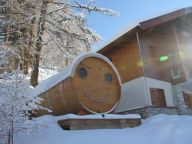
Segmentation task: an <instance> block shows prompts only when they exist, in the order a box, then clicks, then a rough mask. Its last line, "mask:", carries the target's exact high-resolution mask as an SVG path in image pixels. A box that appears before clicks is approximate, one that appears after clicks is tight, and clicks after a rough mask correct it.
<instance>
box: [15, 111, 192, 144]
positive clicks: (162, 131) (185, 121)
mask: <svg viewBox="0 0 192 144" xmlns="http://www.w3.org/2000/svg"><path fill="white" fill-rule="evenodd" d="M57 119H58V117H54V116H43V117H40V118H38V119H37V120H38V121H39V122H40V123H41V126H40V129H39V131H40V134H28V135H27V134H20V135H18V136H17V137H16V141H17V143H19V144H35V143H38V144H63V143H65V144H77V143H78V144H104V143H105V144H119V143H120V144H129V143H130V144H191V141H192V138H191V129H192V116H178V115H175V116H168V115H157V116H154V117H152V118H149V119H147V120H146V121H144V124H142V125H141V126H139V127H136V128H124V129H100V130H77V131H66V130H63V129H62V128H61V127H59V125H58V124H57Z"/></svg>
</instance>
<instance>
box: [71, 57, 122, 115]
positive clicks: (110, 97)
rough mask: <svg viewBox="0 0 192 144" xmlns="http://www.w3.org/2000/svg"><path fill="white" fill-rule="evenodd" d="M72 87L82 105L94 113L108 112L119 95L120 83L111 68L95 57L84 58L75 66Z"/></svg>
mask: <svg viewBox="0 0 192 144" xmlns="http://www.w3.org/2000/svg"><path fill="white" fill-rule="evenodd" d="M74 88H75V92H76V96H77V99H78V101H79V103H80V104H81V105H82V107H84V108H85V109H86V110H87V111H89V112H94V113H106V112H109V111H110V110H111V109H113V107H114V106H115V105H116V104H117V102H118V101H119V97H120V84H119V80H118V77H117V75H116V73H115V72H114V70H113V68H112V67H111V66H110V65H109V64H108V63H107V62H105V61H104V60H101V59H99V58H95V57H90V58H86V59H84V60H83V61H81V62H80V64H79V65H78V66H77V68H76V72H75V75H74Z"/></svg>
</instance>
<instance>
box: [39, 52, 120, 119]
mask: <svg viewBox="0 0 192 144" xmlns="http://www.w3.org/2000/svg"><path fill="white" fill-rule="evenodd" d="M71 67H72V68H71V74H69V72H64V73H65V74H66V75H67V74H68V76H66V75H63V77H65V78H64V79H63V80H61V81H58V82H57V83H56V84H55V85H53V86H51V87H50V88H49V89H47V90H46V91H41V92H39V95H40V97H42V98H43V99H44V100H43V101H42V106H44V107H46V108H48V109H50V110H52V112H51V113H50V114H53V115H62V114H68V113H73V114H80V115H83V114H89V113H109V112H111V111H112V110H113V109H114V108H115V107H116V106H117V104H118V102H119V99H120V92H121V90H120V85H121V81H120V78H119V76H118V73H117V71H116V69H115V67H114V66H113V65H112V63H111V62H110V61H109V60H108V59H107V58H105V57H103V56H102V55H99V54H87V55H84V56H83V58H82V57H80V58H79V59H77V60H76V61H75V63H73V64H72V66H71ZM68 71H69V70H68ZM61 73H62V72H61ZM60 76H61V74H60ZM50 79H51V80H54V79H58V78H57V75H56V76H55V78H50ZM61 79H62V77H61ZM50 82H51V81H50ZM48 83H49V79H48V80H47V82H45V83H42V84H40V86H42V85H48ZM40 86H39V87H40ZM37 89H38V88H37ZM48 113H49V112H48V111H46V110H40V111H38V112H37V115H38V116H39V115H44V114H48Z"/></svg>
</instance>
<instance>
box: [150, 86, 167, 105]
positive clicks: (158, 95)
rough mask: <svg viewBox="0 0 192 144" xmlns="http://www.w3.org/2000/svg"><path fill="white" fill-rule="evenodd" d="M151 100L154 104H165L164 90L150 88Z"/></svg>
mask: <svg viewBox="0 0 192 144" xmlns="http://www.w3.org/2000/svg"><path fill="white" fill-rule="evenodd" d="M150 94H151V102H152V105H155V106H166V100H165V92H164V90H163V89H158V88H150Z"/></svg>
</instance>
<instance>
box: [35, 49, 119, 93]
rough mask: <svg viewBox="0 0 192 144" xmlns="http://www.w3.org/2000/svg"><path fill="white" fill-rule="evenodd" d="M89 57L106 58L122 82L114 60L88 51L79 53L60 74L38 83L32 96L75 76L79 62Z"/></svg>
mask: <svg viewBox="0 0 192 144" xmlns="http://www.w3.org/2000/svg"><path fill="white" fill-rule="evenodd" d="M88 57H96V58H100V59H102V60H104V61H105V62H106V63H108V64H109V65H110V66H111V68H112V69H113V70H114V71H115V73H116V75H117V77H118V80H119V83H120V84H121V78H120V76H119V73H118V71H117V69H116V68H115V67H114V65H113V64H112V62H111V61H110V60H109V59H108V58H106V57H105V56H103V55H101V54H98V53H93V52H88V53H82V54H80V55H78V56H77V57H76V58H75V59H74V60H73V62H72V64H70V65H68V66H67V67H66V68H65V69H64V70H63V71H61V72H59V73H58V74H56V75H54V76H51V77H49V78H48V79H46V80H43V81H42V82H41V83H40V84H39V85H37V86H36V87H35V88H34V91H33V93H32V96H38V95H40V94H41V93H43V92H45V91H47V90H48V89H50V88H52V87H54V86H55V85H57V84H58V83H60V82H61V81H63V80H64V79H66V78H68V77H73V76H74V74H75V70H76V67H77V66H78V65H79V63H80V62H81V61H82V60H84V59H86V58H88Z"/></svg>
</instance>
